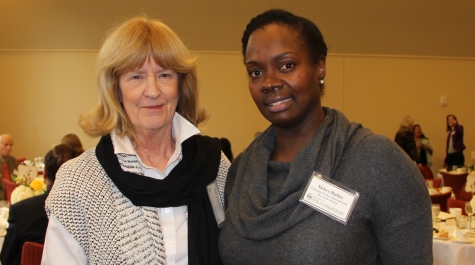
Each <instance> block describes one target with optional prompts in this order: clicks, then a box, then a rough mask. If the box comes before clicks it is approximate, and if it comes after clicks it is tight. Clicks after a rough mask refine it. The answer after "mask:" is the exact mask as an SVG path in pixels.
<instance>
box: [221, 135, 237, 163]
mask: <svg viewBox="0 0 475 265" xmlns="http://www.w3.org/2000/svg"><path fill="white" fill-rule="evenodd" d="M219 141H220V142H221V150H222V151H223V153H224V154H225V155H226V157H227V158H228V159H229V161H230V162H233V160H234V156H233V150H232V149H231V142H230V141H229V140H228V138H219Z"/></svg>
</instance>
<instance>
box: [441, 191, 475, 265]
mask: <svg viewBox="0 0 475 265" xmlns="http://www.w3.org/2000/svg"><path fill="white" fill-rule="evenodd" d="M474 209H475V199H472V201H470V202H466V203H465V209H464V210H465V212H466V213H467V215H468V216H467V215H463V214H462V209H461V208H449V212H448V213H447V212H442V211H440V206H439V205H437V204H433V205H432V221H433V226H434V230H433V231H434V232H433V255H434V264H435V265H439V264H440V265H452V264H453V265H468V264H471V265H473V264H474V261H475V220H473V218H472V216H473V210H474Z"/></svg>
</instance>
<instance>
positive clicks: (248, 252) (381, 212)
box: [219, 10, 432, 265]
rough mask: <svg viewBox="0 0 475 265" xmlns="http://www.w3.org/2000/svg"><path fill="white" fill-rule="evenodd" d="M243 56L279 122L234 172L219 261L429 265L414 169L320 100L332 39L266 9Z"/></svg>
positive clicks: (426, 217)
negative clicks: (326, 41) (327, 40)
mask: <svg viewBox="0 0 475 265" xmlns="http://www.w3.org/2000/svg"><path fill="white" fill-rule="evenodd" d="M242 52H243V57H244V62H245V67H246V69H247V73H248V78H249V80H248V84H249V91H250V94H251V96H252V98H253V100H254V103H255V104H256V106H257V108H258V109H259V111H260V112H261V114H262V115H263V116H264V117H265V118H266V119H267V120H268V121H269V122H270V123H271V125H270V126H269V127H268V128H267V129H266V130H265V131H263V132H262V133H261V134H260V135H259V136H258V137H257V138H256V139H255V140H253V141H252V142H251V144H250V145H249V146H248V147H247V148H246V149H245V151H244V152H243V153H241V154H240V155H239V156H237V157H236V158H235V160H234V161H233V163H232V165H231V168H230V169H229V172H228V177H227V182H226V187H225V201H226V205H225V206H226V209H225V213H226V219H225V221H224V224H223V226H222V227H221V232H220V240H219V252H220V254H221V259H222V261H223V264H225V265H228V264H231V265H233V264H273V265H276V264H277V265H279V264H417V265H421V264H432V220H431V219H432V218H431V202H430V198H429V193H428V192H427V188H426V184H425V183H424V180H423V178H421V175H420V172H419V170H418V168H417V167H416V165H415V164H414V163H413V162H412V161H411V160H410V159H409V157H408V156H407V155H406V154H405V153H404V152H403V151H402V150H401V149H400V148H399V147H398V146H397V145H396V144H395V143H394V141H392V140H390V139H388V138H386V137H384V136H381V135H376V134H373V133H372V132H371V131H370V130H369V129H366V128H363V127H362V125H361V124H359V123H356V122H350V121H348V119H347V118H346V117H345V116H344V114H343V113H341V112H340V111H338V110H335V109H331V108H327V107H322V106H321V97H322V94H323V91H324V84H325V82H324V79H325V75H326V63H325V61H326V56H327V46H326V44H325V42H324V40H323V36H322V34H321V32H320V31H319V29H318V28H317V26H316V25H315V24H314V23H313V22H311V21H309V20H308V19H305V18H303V17H300V16H295V15H293V14H292V13H289V12H287V11H284V10H269V11H266V12H264V13H262V14H260V15H258V16H256V17H255V18H253V19H252V20H251V21H250V23H249V24H248V25H247V27H246V30H245V31H244V35H243V37H242ZM319 176H320V177H321V178H320V177H319ZM309 183H310V184H311V185H310V186H311V188H310V186H309V189H306V187H307V184H309ZM317 184H318V185H317ZM337 187H338V188H337ZM330 190H331V191H333V192H334V193H330V192H329V191H330ZM307 192H309V193H307ZM306 193H307V194H306ZM356 193H357V194H356ZM304 194H306V195H304ZM318 194H319V195H318ZM349 194H353V195H354V196H353V195H351V196H350V195H349ZM342 195H343V196H345V198H346V199H348V200H346V199H345V202H346V203H343V202H342V201H341V198H340V197H339V196H341V197H342V198H343V196H342ZM357 195H358V196H359V197H358V199H357V200H356V196H357ZM347 196H348V197H347ZM401 198H403V199H401ZM301 200H302V202H301ZM303 202H306V203H303ZM312 202H314V203H315V204H314V205H313V206H312V207H310V206H309V205H310V204H311V203H312ZM333 205H338V209H339V210H337V209H336V208H335V207H334V206H333ZM345 205H346V206H345ZM350 205H354V208H353V210H352V211H351V210H350V207H349V206H350ZM317 206H319V207H317ZM347 206H348V207H347ZM314 207H315V208H314ZM316 209H318V210H316ZM243 253H244V254H243Z"/></svg>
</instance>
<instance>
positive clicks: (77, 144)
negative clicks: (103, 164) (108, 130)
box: [61, 133, 84, 155]
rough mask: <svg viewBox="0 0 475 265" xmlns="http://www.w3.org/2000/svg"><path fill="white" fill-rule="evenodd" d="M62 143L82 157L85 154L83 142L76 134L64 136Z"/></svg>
mask: <svg viewBox="0 0 475 265" xmlns="http://www.w3.org/2000/svg"><path fill="white" fill-rule="evenodd" d="M61 143H62V144H66V145H69V146H71V148H72V149H73V150H74V151H75V152H76V155H80V154H82V153H83V152H84V148H83V147H82V143H81V140H80V139H79V137H78V136H77V135H76V134H74V133H69V134H66V135H65V136H63V138H62V139H61Z"/></svg>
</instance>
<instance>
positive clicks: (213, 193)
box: [206, 180, 224, 227]
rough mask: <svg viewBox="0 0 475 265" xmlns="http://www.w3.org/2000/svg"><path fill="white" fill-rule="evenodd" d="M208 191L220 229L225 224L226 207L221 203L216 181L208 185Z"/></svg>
mask: <svg viewBox="0 0 475 265" xmlns="http://www.w3.org/2000/svg"><path fill="white" fill-rule="evenodd" d="M206 190H207V191H208V196H209V200H210V202H211V206H212V207H213V213H214V217H215V218H216V223H218V227H221V225H222V224H223V222H224V206H223V203H222V202H221V197H220V196H219V190H218V184H216V180H215V181H213V182H211V183H210V184H208V186H206Z"/></svg>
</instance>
